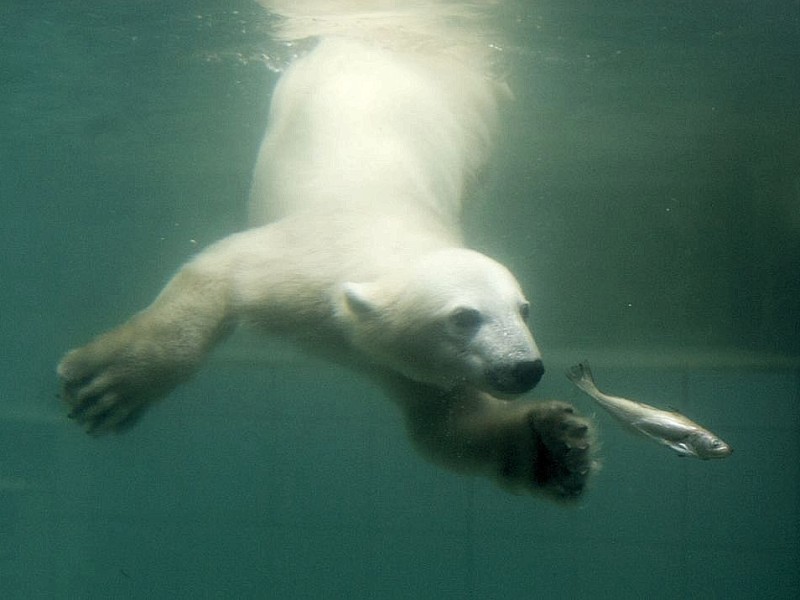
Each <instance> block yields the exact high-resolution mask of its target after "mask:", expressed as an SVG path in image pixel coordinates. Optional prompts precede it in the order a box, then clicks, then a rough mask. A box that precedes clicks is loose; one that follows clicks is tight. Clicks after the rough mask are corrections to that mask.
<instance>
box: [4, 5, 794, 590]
mask: <svg viewBox="0 0 800 600" xmlns="http://www.w3.org/2000/svg"><path fill="white" fill-rule="evenodd" d="M511 13H513V14H511V15H510V17H511V18H510V19H509V21H508V23H509V24H508V29H507V32H506V33H507V39H506V41H505V42H504V44H505V50H504V52H505V59H504V60H506V61H507V63H508V65H509V66H510V67H511V68H512V75H511V77H510V83H511V84H512V86H513V88H514V90H515V95H516V102H515V104H514V106H513V107H511V108H510V109H509V117H510V121H511V122H512V123H513V126H512V127H509V128H508V129H507V131H505V132H504V135H503V137H502V145H501V146H502V147H501V149H500V152H499V153H498V160H497V174H496V175H495V177H494V178H493V186H492V188H491V193H490V195H489V198H488V199H486V200H484V201H482V202H481V203H479V204H478V205H476V206H474V207H473V209H472V211H471V212H470V213H469V214H468V215H467V227H468V230H469V231H470V237H471V240H472V241H473V242H474V245H475V246H476V247H478V248H480V249H483V250H485V251H487V252H488V253H490V254H492V255H493V256H495V257H497V258H499V259H501V260H503V261H504V262H506V263H507V264H508V265H509V266H510V267H511V268H512V270H514V272H515V273H516V274H517V275H518V277H519V279H520V280H521V281H522V283H523V285H524V286H525V288H526V290H527V291H528V292H529V293H530V295H531V297H532V299H533V301H534V309H533V318H532V321H533V325H534V328H535V332H536V338H537V341H538V342H539V345H540V346H541V348H542V350H543V353H544V357H545V364H546V366H547V368H548V372H547V374H546V376H545V379H544V380H543V382H542V384H541V385H540V386H539V387H538V388H537V389H536V390H535V392H534V394H533V396H534V397H535V398H553V397H554V398H561V399H565V400H568V401H572V402H574V403H575V405H576V406H577V407H578V408H579V409H580V410H583V411H585V412H587V413H589V414H596V420H597V425H598V427H599V430H600V437H601V442H602V452H601V456H602V459H603V469H602V470H601V471H600V473H599V474H598V475H597V477H596V478H595V480H594V481H593V484H592V486H591V489H590V490H589V491H588V492H587V494H586V497H585V500H584V501H583V503H582V504H581V505H580V507H578V508H575V509H569V510H565V509H563V508H560V507H556V506H551V505H549V504H546V503H544V502H542V501H537V500H534V499H530V498H527V497H518V496H511V495H507V494H505V493H503V492H501V491H498V490H496V489H495V488H494V487H492V485H491V484H489V483H488V482H485V481H483V480H472V479H466V478H461V477H458V476H455V475H452V474H450V473H447V472H444V471H442V470H439V469H437V468H435V467H432V466H430V465H428V464H427V463H425V462H423V460H422V459H420V458H419V457H418V456H417V455H416V454H415V453H414V452H413V450H412V449H411V448H410V447H409V445H408V443H407V442H406V440H405V436H404V433H403V431H402V425H401V423H400V419H399V416H398V415H397V414H396V413H395V411H394V409H393V407H392V406H391V405H390V404H389V403H388V402H385V401H384V400H383V399H382V398H381V397H380V394H379V393H378V392H377V391H376V390H375V389H373V388H372V387H371V386H370V385H368V384H367V383H365V382H363V381H361V380H360V379H356V378H353V377H351V376H350V375H349V374H347V373H343V372H342V371H340V370H338V369H336V368H334V367H329V366H325V365H319V364H317V363H312V362H309V361H306V360H303V359H298V358H297V357H294V356H287V355H285V354H283V353H282V352H277V353H276V352H263V356H262V355H259V356H257V357H253V354H252V353H251V352H250V350H249V349H247V348H248V347H247V346H246V342H245V341H242V340H234V341H233V342H232V343H231V344H229V345H228V346H227V347H225V348H223V349H221V351H220V352H219V353H218V354H217V356H216V358H215V359H214V360H212V362H211V364H210V365H209V366H208V368H206V369H205V370H204V371H202V373H201V374H200V375H199V376H198V377H197V378H195V379H194V380H193V381H192V382H190V383H189V384H187V385H186V386H184V387H182V388H181V389H179V390H178V391H177V392H175V393H174V394H173V395H172V396H171V397H170V398H169V400H168V401H167V402H164V403H163V404H161V405H159V406H157V407H156V408H155V409H153V411H152V412H151V413H150V414H149V415H148V416H147V417H146V418H145V419H144V421H143V422H142V423H141V425H140V426H138V427H137V428H136V429H134V430H133V431H131V432H130V433H128V434H127V435H125V436H121V437H117V438H109V439H100V440H95V439H91V438H89V437H87V436H85V435H84V434H82V433H81V432H80V431H79V430H78V429H77V428H75V427H74V425H72V424H71V423H70V422H69V421H68V420H67V419H66V418H65V416H64V411H63V410H62V408H61V406H60V405H59V403H58V401H57V399H56V397H55V395H56V392H57V385H56V381H55V375H54V365H55V363H56V362H57V360H58V358H59V356H60V355H61V354H62V353H63V352H64V351H65V350H66V349H68V348H69V347H71V346H74V345H76V344H79V343H81V342H83V341H85V340H86V339H88V338H89V337H90V336H91V335H92V334H94V333H96V332H98V331H100V330H102V329H104V328H107V327H110V326H112V325H114V324H116V323H118V322H119V321H121V320H122V319H124V318H125V317H127V316H128V315H129V314H130V313H132V312H133V311H135V310H138V309H140V308H141V307H143V306H144V305H146V304H147V303H148V302H149V301H150V300H151V299H152V297H153V296H154V294H155V293H156V292H157V290H158V289H159V288H160V286H161V285H162V284H163V283H164V281H165V280H166V279H167V278H168V277H169V276H170V274H171V273H172V272H173V271H174V269H175V268H177V266H178V265H180V264H181V262H182V261H184V260H185V259H186V258H187V257H188V256H190V255H191V254H192V253H193V252H195V251H197V249H199V248H201V247H203V246H205V245H207V244H208V243H210V242H212V241H214V240H216V239H219V238H220V237H223V236H225V235H227V234H229V233H231V232H233V231H235V230H237V229H240V228H242V227H243V226H244V223H245V212H246V211H245V205H246V197H247V189H248V185H249V172H250V168H251V164H252V161H253V158H254V154H255V150H256V148H257V144H258V142H259V140H260V137H261V134H262V129H263V123H264V117H265V113H266V109H267V105H268V101H269V93H268V92H269V89H270V88H271V85H272V84H273V83H274V81H275V79H276V75H275V73H274V72H272V71H270V70H269V69H268V68H266V67H265V64H264V61H263V60H259V59H258V57H259V56H260V55H261V54H264V53H266V54H268V55H269V57H270V59H269V61H268V62H270V64H280V63H281V61H282V60H284V59H285V54H287V53H288V54H290V53H291V50H290V49H289V50H287V49H285V48H284V49H281V48H279V47H274V46H273V45H270V44H269V43H268V42H265V41H264V32H265V30H266V29H267V27H268V24H269V20H268V18H266V17H264V16H263V14H262V13H261V12H260V9H259V8H258V7H257V6H254V5H251V4H249V3H248V2H246V1H245V0H239V1H232V2H226V3H223V2H212V1H196V2H195V1H190V2H183V3H166V2H150V1H144V0H127V1H125V2H121V1H112V0H100V1H95V2H87V1H86V0H81V1H77V0H76V1H71V2H22V1H21V0H9V1H7V2H6V3H5V4H4V6H3V9H2V10H1V11H0V89H1V90H2V94H0V132H2V135H0V211H1V212H0V244H2V246H0V247H1V248H2V258H1V259H0V307H2V313H1V315H2V316H0V341H1V342H2V348H3V350H4V352H3V361H2V363H0V596H2V597H3V598H13V599H17V598H19V599H28V598H69V599H72V598H98V599H103V598H142V599H143V598H148V599H150V598H170V599H173V598H279V599H289V598H398V599H406V598H408V599H427V598H431V599H443V598H458V599H461V598H475V599H477V598H482V599H483V598H498V599H506V598H508V599H517V598H520V599H522V598H547V599H550V598H553V599H561V598H564V599H575V598H592V599H593V600H596V599H606V598H608V599H636V598H644V597H646V598H656V599H659V598H664V599H683V598H699V597H704V598H720V599H726V600H727V599H738V598H742V599H749V598H759V599H761V598H796V597H798V596H800V487H798V480H800V460H798V458H800V434H798V430H799V429H800V359H799V358H798V357H800V335H798V334H797V333H796V332H797V331H798V330H800V300H799V299H800V276H799V275H800V111H799V110H798V106H800V69H798V66H797V65H800V3H798V2H796V1H793V2H792V1H788V0H784V1H766V2H758V3H752V2H744V1H740V2H726V3H698V2H677V1H676V2H659V3H657V5H655V4H654V3H652V2H643V1H641V2H634V1H622V0H612V1H610V2H604V3H587V2H570V1H564V0H561V1H558V2H556V1H553V0H547V1H544V2H535V3H533V2H531V3H522V8H516V9H514V10H512V11H511ZM282 53H284V54H282ZM582 358H589V359H590V360H591V361H592V363H593V366H594V367H595V369H594V370H595V375H596V376H597V378H598V382H599V383H600V384H601V387H602V388H603V389H604V390H607V391H609V392H611V393H615V394H619V395H627V396H630V397H635V398H638V399H641V400H643V401H646V402H649V403H651V404H656V405H659V406H664V407H667V406H671V407H675V408H677V409H679V410H681V411H682V412H684V413H686V414H687V415H689V416H690V417H691V418H693V419H696V420H697V421H699V422H701V423H703V424H706V425H708V426H709V427H710V428H711V429H713V430H714V431H715V432H716V433H718V434H719V435H720V436H721V437H722V438H723V439H725V440H726V441H728V442H729V443H730V444H731V445H732V446H733V447H734V449H735V452H734V454H733V455H732V456H731V457H730V458H728V459H726V460H723V461H715V462H701V461H695V460H691V459H679V458H677V457H675V456H674V455H673V454H671V453H670V452H669V451H667V450H665V449H663V448H660V447H658V446H656V445H654V444H651V443H649V442H647V441H646V440H640V439H638V438H635V437H632V436H630V435H629V434H627V433H626V432H624V431H621V430H620V429H619V428H618V427H617V426H616V424H615V423H614V422H612V421H611V420H610V419H608V418H607V417H606V415H605V414H603V413H600V412H598V410H597V409H595V407H594V406H592V405H591V404H590V401H589V400H588V398H586V397H584V396H582V395H581V394H580V393H579V392H577V391H576V390H575V389H574V388H572V387H571V386H570V384H569V382H568V381H567V380H566V379H565V378H564V377H563V376H562V375H561V373H562V372H563V370H564V368H565V367H567V366H568V365H569V364H570V363H571V362H573V361H576V360H579V359H582Z"/></svg>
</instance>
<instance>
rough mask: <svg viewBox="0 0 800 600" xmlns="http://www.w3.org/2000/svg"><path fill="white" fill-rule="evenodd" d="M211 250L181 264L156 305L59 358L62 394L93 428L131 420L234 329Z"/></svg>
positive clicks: (105, 428)
mask: <svg viewBox="0 0 800 600" xmlns="http://www.w3.org/2000/svg"><path fill="white" fill-rule="evenodd" d="M212 249H213V247H212ZM212 249H210V250H208V251H206V253H209V252H210V253H211V254H212V255H213V250H212ZM206 253H204V254H201V255H200V256H199V257H198V258H196V259H195V260H194V261H192V262H190V263H189V264H187V265H186V266H185V267H184V268H183V269H182V270H181V271H179V272H178V274H177V275H176V276H175V277H174V278H173V279H172V281H170V282H169V283H168V284H167V286H166V287H165V288H164V290H163V291H162V292H161V294H160V295H159V296H158V298H156V300H155V301H154V302H153V304H152V305H151V306H150V307H148V308H147V309H145V310H144V311H142V312H141V313H139V314H137V315H135V316H134V317H133V318H131V319H130V320H129V321H128V322H127V323H125V324H123V325H121V326H120V327H118V328H117V329H113V330H111V331H109V332H106V333H104V334H102V335H99V336H98V337H96V338H95V339H94V340H92V341H91V342H89V344H87V345H86V346H83V347H81V348H77V349H74V350H72V351H70V352H68V353H67V354H66V355H65V356H64V358H63V359H62V360H61V362H60V363H59V365H58V375H59V377H60V379H61V385H62V399H63V400H64V401H65V402H66V403H67V404H68V405H69V406H70V408H71V412H70V417H71V418H73V419H75V420H76V421H77V422H79V423H80V424H81V425H83V426H84V427H85V428H86V430H87V431H88V432H89V433H92V434H101V433H107V432H111V431H122V430H123V429H126V428H127V427H129V426H130V425H132V424H133V423H134V422H135V421H136V420H137V419H138V417H140V416H141V414H142V413H143V412H144V410H145V409H146V408H147V407H148V406H149V405H150V404H151V403H153V402H154V401H156V400H158V399H160V398H162V397H164V396H166V395H167V394H168V393H169V392H170V391H171V390H172V389H173V388H174V387H175V386H177V385H178V384H179V383H181V382H182V381H184V380H186V379H187V378H188V377H189V376H190V375H191V374H192V373H193V372H194V371H195V370H196V368H197V367H198V365H199V364H200V363H201V362H202V360H203V358H204V357H205V356H206V354H207V353H208V351H209V350H210V349H211V348H212V347H213V345H214V344H215V343H216V342H217V341H219V340H220V339H221V338H222V337H223V336H224V335H225V334H226V333H227V332H228V331H229V330H230V329H231V326H232V322H233V319H232V310H231V302H230V295H231V292H230V285H229V284H228V283H227V280H226V278H225V277H222V276H220V273H219V270H218V269H216V268H214V267H215V266H216V264H217V262H218V261H215V260H214V258H213V256H212V257H211V259H210V260H209V258H208V256H206V255H205V254H206Z"/></svg>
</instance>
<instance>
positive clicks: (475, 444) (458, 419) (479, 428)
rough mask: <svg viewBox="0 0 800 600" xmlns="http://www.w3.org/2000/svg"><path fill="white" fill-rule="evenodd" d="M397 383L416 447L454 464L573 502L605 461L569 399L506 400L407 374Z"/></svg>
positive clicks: (462, 469)
mask: <svg viewBox="0 0 800 600" xmlns="http://www.w3.org/2000/svg"><path fill="white" fill-rule="evenodd" d="M389 388H390V390H391V392H392V396H393V397H394V398H395V399H396V400H397V401H398V404H399V405H400V407H401V409H402V410H403V412H404V414H405V418H406V425H407V427H408V431H409V434H410V436H411V438H412V440H413V441H414V443H415V444H416V446H417V447H418V448H419V449H420V450H421V451H422V452H423V454H425V455H426V456H427V457H428V458H430V459H431V460H432V461H433V462H436V463H439V464H441V465H443V466H445V467H447V468H449V469H451V470H453V471H457V472H461V473H469V474H479V475H484V476H488V477H490V478H491V479H494V480H495V481H496V482H497V483H498V484H499V485H500V486H501V487H503V488H505V489H507V490H510V491H512V492H515V493H524V492H528V493H532V494H536V495H541V496H544V497H547V498H550V499H553V500H557V501H562V502H569V501H574V500H577V499H578V498H580V496H581V494H582V493H583V491H584V489H585V488H586V484H587V482H588V480H589V477H590V476H591V474H592V472H593V471H594V470H596V468H597V464H598V463H597V461H596V460H595V457H594V431H593V427H592V424H591V422H590V421H589V420H588V419H586V418H584V417H582V416H580V415H579V414H578V413H577V412H576V411H575V410H574V409H573V408H572V406H570V405H569V404H566V403H564V402H556V401H550V402H525V401H521V400H520V401H506V400H500V399H498V398H495V397H493V396H491V395H489V394H486V393H484V392H479V391H477V390H471V389H463V388H462V389H456V390H451V391H447V392H445V391H441V390H437V389H435V388H432V387H429V386H424V385H421V384H416V383H413V382H409V381H407V380H406V381H403V382H397V381H395V382H392V383H391V384H390V386H389Z"/></svg>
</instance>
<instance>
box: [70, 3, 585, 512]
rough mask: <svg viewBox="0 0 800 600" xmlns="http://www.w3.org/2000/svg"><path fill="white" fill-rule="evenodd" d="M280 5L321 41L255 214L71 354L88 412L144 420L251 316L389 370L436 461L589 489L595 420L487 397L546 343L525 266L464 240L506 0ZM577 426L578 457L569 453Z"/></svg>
mask: <svg viewBox="0 0 800 600" xmlns="http://www.w3.org/2000/svg"><path fill="white" fill-rule="evenodd" d="M264 4H266V5H268V6H269V7H271V8H272V9H277V10H281V11H283V14H284V17H285V20H284V21H283V25H282V27H283V29H282V31H281V34H280V35H282V36H283V37H303V36H304V35H322V36H323V38H324V39H322V40H321V41H319V43H318V44H317V45H316V46H315V47H314V49H313V50H311V51H310V52H309V53H308V54H307V55H305V56H303V57H301V58H299V59H298V60H297V61H296V62H295V63H294V64H293V65H292V66H291V67H290V68H289V69H288V70H287V71H286V72H285V73H284V74H283V76H282V77H281V80H280V82H279V84H278V87H277V89H276V90H275V92H274V96H273V99H272V107H271V111H270V116H269V124H268V128H267V133H266V135H265V137H264V141H263V143H262V146H261V149H260V152H259V155H258V159H257V162H256V168H255V171H254V177H253V190H252V201H251V215H252V217H253V220H254V224H255V225H256V227H254V228H253V229H250V230H248V231H245V232H242V233H239V234H235V235H232V236H230V237H228V238H226V239H224V240H222V241H220V242H218V243H217V244H215V245H213V246H211V247H210V248H208V249H207V250H205V251H204V252H202V253H201V254H200V255H198V256H197V257H196V258H195V259H193V260H192V261H190V262H189V263H188V264H187V265H185V266H184V267H183V269H181V270H180V271H179V273H178V274H177V275H176V276H175V277H174V278H173V280H172V281H171V282H170V283H169V284H168V285H167V287H166V288H165V289H164V290H163V291H162V293H161V294H160V295H159V296H158V298H156V300H155V302H154V303H153V304H152V305H151V306H150V307H148V308H147V309H146V310H144V311H142V312H141V313H139V314H138V315H136V316H134V317H133V318H132V319H131V320H130V321H128V323H126V324H124V325H122V326H121V327H119V328H117V329H115V330H113V331H110V332H108V333H106V334H104V335H101V336H99V337H97V338H95V340H93V341H92V342H91V343H89V344H88V345H87V346H84V347H82V348H78V349H76V350H73V351H72V352H70V353H68V354H67V355H66V356H65V358H64V359H63V360H62V362H61V363H60V365H59V368H58V372H59V375H60V377H61V378H62V381H63V386H64V394H63V395H64V398H65V400H66V401H67V403H69V404H70V406H72V408H73V412H72V415H73V416H74V417H75V418H76V419H78V420H79V421H80V422H82V423H84V424H86V425H87V427H88V428H89V429H90V430H91V431H93V432H98V433H101V432H104V431H113V430H121V429H123V428H125V427H127V426H128V425H130V424H131V423H133V422H134V421H135V420H136V418H138V416H139V415H140V414H141V413H142V412H143V411H144V409H145V408H146V407H147V406H148V405H149V404H150V403H151V402H152V401H154V400H156V399H158V398H159V397H162V396H164V395H166V394H167V393H168V392H169V391H170V390H171V389H172V388H173V387H174V386H175V385H177V384H178V383H180V382H181V381H182V380H184V379H185V378H186V377H188V376H189V375H190V374H191V373H192V372H193V371H194V370H195V369H196V368H197V367H198V366H199V364H200V363H201V362H202V359H203V358H204V357H205V355H206V354H207V353H208V351H209V350H210V349H211V348H212V347H213V346H214V344H216V343H217V341H219V340H220V339H221V338H222V337H224V336H225V335H226V334H227V333H228V332H229V331H230V330H231V328H232V327H233V326H234V325H236V324H237V323H247V324H250V325H251V326H254V327H255V328H257V329H259V330H261V331H263V332H265V333H269V334H275V335H283V336H286V337H289V338H292V339H294V340H296V341H298V342H299V343H301V344H302V345H304V346H305V347H306V348H307V349H309V350H310V351H313V352H318V353H321V354H324V355H329V356H331V357H333V358H335V359H336V360H338V361H339V362H342V363H344V364H347V365H349V366H352V367H354V368H356V369H359V370H360V371H362V372H364V373H366V374H367V375H370V376H372V377H374V378H376V379H377V380H378V381H379V382H381V383H382V384H384V386H385V388H386V390H387V392H388V393H389V394H390V396H391V397H392V398H394V399H395V401H396V402H397V403H398V406H399V407H400V408H401V410H402V411H403V413H404V415H405V418H406V423H407V425H408V429H409V433H410V435H411V437H412V439H413V440H414V441H415V442H416V443H417V445H418V446H419V447H420V448H421V449H422V450H423V451H424V452H425V453H426V454H427V455H428V456H429V457H431V458H432V459H433V460H436V461H437V462H440V463H442V464H445V465H447V466H448V467H450V468H452V469H454V470H458V471H465V472H478V473H484V474H487V475H490V476H492V477H495V478H497V479H498V480H499V481H501V483H503V484H504V485H507V486H511V487H516V488H522V489H528V490H540V491H545V492H546V493H548V494H550V495H554V496H556V497H570V496H574V495H575V493H576V489H577V491H578V492H579V491H580V489H582V486H583V481H584V480H585V477H586V476H587V474H588V471H589V466H587V465H588V463H587V460H588V459H587V458H586V457H587V456H588V442H586V441H585V440H586V439H587V438H586V432H587V428H586V425H585V422H583V421H581V420H580V419H578V418H577V417H576V416H574V415H573V413H572V412H571V411H569V410H566V409H565V408H564V407H563V406H562V405H557V406H555V405H554V406H536V405H512V404H510V403H508V402H506V401H504V400H500V399H498V398H497V397H494V396H492V395H490V394H508V395H515V394H518V393H520V392H521V391H524V390H527V389H528V388H530V387H532V386H533V385H534V384H535V383H536V381H537V380H538V377H539V376H540V374H541V373H540V372H539V371H537V369H538V366H539V365H540V364H541V363H540V357H539V350H538V348H537V347H536V344H535V343H534V341H533V338H532V336H531V334H530V332H529V330H528V327H527V325H526V323H525V318H526V316H527V309H528V303H527V300H526V299H525V297H524V296H523V293H522V291H521V289H520V287H519V285H518V283H517V282H516V280H515V279H514V277H513V275H511V273H510V272H509V271H508V270H507V269H506V268H505V267H503V266H502V265H500V264H498V263H497V262H495V261H494V260H492V259H490V258H488V257H486V256H484V255H482V254H479V253H477V252H474V251H472V250H467V249H465V248H463V245H462V239H461V238H462V236H461V231H460V227H459V221H460V215H461V203H462V198H463V197H464V195H465V194H466V192H467V189H468V188H469V186H470V185H471V184H472V182H473V179H474V178H475V177H476V176H477V174H478V173H479V171H480V169H481V168H482V167H483V166H484V163H485V162H486V159H487V157H488V155H489V152H490V149H491V146H492V143H493V135H494V133H495V130H496V125H497V118H498V107H497V105H498V102H499V99H500V98H501V97H502V96H504V95H505V91H504V87H503V86H502V85H501V84H498V83H497V82H495V81H493V80H492V79H491V78H490V77H488V76H487V74H486V72H485V71H484V66H485V63H484V61H482V60H478V59H476V57H481V56H482V55H483V53H484V51H485V48H484V47H483V46H482V43H483V37H482V36H481V35H479V33H478V32H479V29H478V28H477V27H478V25H479V24H480V23H481V22H482V21H481V19H480V18H479V16H478V13H477V12H476V10H475V9H476V6H478V5H480V6H484V5H490V4H492V3H490V2H485V3H458V2H446V1H440V2H433V1H432V2H421V1H420V2H408V3H403V4H402V5H400V4H395V3H393V2H377V3H374V2H373V3H368V2H355V1H352V2H325V3H322V2H311V1H300V2H288V1H287V2H282V1H274V2H264ZM368 4H371V5H374V6H373V7H372V8H371V9H370V10H367V8H366V7H367V5H368ZM375 6H377V8H375ZM289 7H292V8H291V10H290V9H289ZM331 7H333V8H335V9H336V10H333V9H332V8H331ZM353 7H355V9H357V10H351V9H353ZM337 10H338V11H339V12H336V11H337ZM454 15H459V16H460V17H461V19H460V20H456V22H455V24H454V23H453V22H452V19H451V18H452V17H453V16H454ZM454 32H459V33H458V34H456V33H454ZM378 40H381V41H378ZM565 438H569V443H566V442H565ZM576 440H577V442H576ZM575 443H579V444H580V443H583V451H582V452H579V453H576V454H574V455H570V456H571V458H570V460H573V461H574V460H575V457H576V456H578V457H579V458H580V459H581V460H579V461H578V463H576V465H577V466H575V465H572V466H570V465H566V463H565V465H560V466H561V467H563V468H562V469H561V470H558V469H556V470H553V469H552V466H553V462H554V461H556V462H558V460H560V459H559V458H558V456H560V455H558V452H564V448H567V449H568V450H569V449H570V448H574V447H575V446H574V445H575ZM550 446H552V447H553V450H552V452H553V455H552V456H551V454H550V453H551V450H550ZM543 452H544V453H545V454H546V455H547V456H546V459H547V460H545V459H544V458H543V456H544V455H543V454H542V453H543ZM565 460H566V458H565ZM537 461H538V462H537ZM537 464H541V465H545V466H546V469H544V472H545V475H546V476H547V480H546V481H545V480H541V477H539V476H538V475H536V465H537ZM559 464H560V463H559ZM573 466H574V467H575V468H573ZM543 468H544V467H543ZM576 469H577V470H576ZM565 473H566V474H565Z"/></svg>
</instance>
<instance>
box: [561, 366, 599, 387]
mask: <svg viewBox="0 0 800 600" xmlns="http://www.w3.org/2000/svg"><path fill="white" fill-rule="evenodd" d="M567 379H569V380H570V381H571V382H572V383H574V384H575V385H576V386H578V387H579V388H580V389H582V390H583V391H584V392H586V393H587V394H589V395H590V396H593V395H595V394H597V393H598V392H599V390H598V389H597V386H596V385H595V383H594V377H593V376H592V370H591V369H590V368H589V362H588V361H585V360H584V361H583V362H580V363H578V364H577V365H575V366H572V367H570V368H569V369H567Z"/></svg>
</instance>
